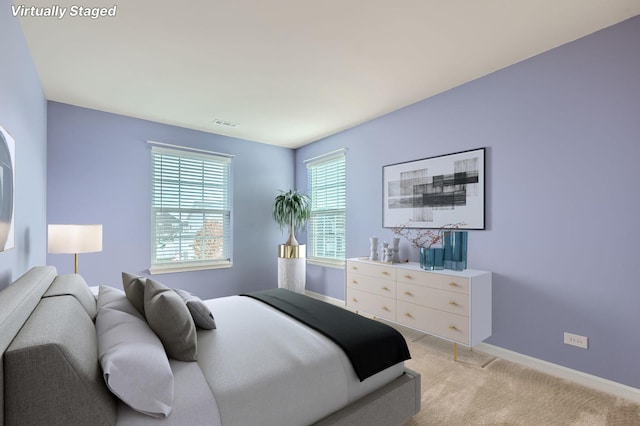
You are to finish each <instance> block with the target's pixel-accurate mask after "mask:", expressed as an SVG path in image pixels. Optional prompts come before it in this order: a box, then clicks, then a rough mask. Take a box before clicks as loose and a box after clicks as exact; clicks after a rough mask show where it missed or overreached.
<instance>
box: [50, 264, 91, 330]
mask: <svg viewBox="0 0 640 426" xmlns="http://www.w3.org/2000/svg"><path fill="white" fill-rule="evenodd" d="M54 296H73V297H75V298H76V300H77V301H78V302H80V304H81V305H82V307H83V308H84V310H85V311H87V314H89V317H91V320H92V321H94V320H95V319H96V313H97V312H98V307H97V305H96V297H95V296H94V295H93V293H92V292H91V289H90V288H89V286H88V285H87V282H86V281H85V280H84V278H82V275H78V274H63V275H58V276H57V277H56V278H55V279H54V280H53V282H52V283H51V286H50V287H49V289H48V290H47V291H46V293H45V294H44V295H43V296H42V297H54Z"/></svg>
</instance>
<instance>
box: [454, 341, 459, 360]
mask: <svg viewBox="0 0 640 426" xmlns="http://www.w3.org/2000/svg"><path fill="white" fill-rule="evenodd" d="M453 360H454V361H456V362H457V361H458V344H457V343H454V344H453Z"/></svg>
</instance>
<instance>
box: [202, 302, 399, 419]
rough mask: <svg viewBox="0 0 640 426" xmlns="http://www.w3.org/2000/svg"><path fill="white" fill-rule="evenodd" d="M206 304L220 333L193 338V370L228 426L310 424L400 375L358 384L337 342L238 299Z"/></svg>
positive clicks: (264, 307)
mask: <svg viewBox="0 0 640 426" xmlns="http://www.w3.org/2000/svg"><path fill="white" fill-rule="evenodd" d="M206 303H207V305H208V306H209V308H210V309H211V312H213V315H214V316H215V318H216V324H217V327H218V328H217V329H216V330H212V331H206V330H201V331H199V332H198V364H199V365H200V367H201V369H202V371H203V373H204V375H205V377H206V379H207V381H208V382H209V384H210V386H211V389H212V390H213V393H214V395H215V398H216V400H217V403H218V407H219V410H220V417H221V419H222V424H224V425H225V426H234V425H241V426H246V425H258V424H259V425H262V426H267V425H274V426H282V425H306V424H310V423H313V422H315V421H317V420H320V419H321V418H323V417H326V416H327V415H328V414H330V413H332V412H334V411H336V410H339V409H340V408H342V407H344V406H346V405H348V404H349V403H351V402H353V401H355V400H357V399H359V398H361V397H362V396H364V395H366V394H368V393H370V392H371V391H373V390H374V389H376V388H378V387H380V386H382V385H384V384H386V383H389V382H391V381H392V380H393V379H395V378H397V377H398V376H400V375H401V374H402V372H403V363H399V364H397V365H395V366H393V367H391V368H389V369H387V370H384V371H383V372H381V373H378V374H376V375H375V376H372V377H370V378H368V379H366V380H364V381H363V382H360V380H359V379H358V377H357V376H356V373H355V371H354V370H353V367H352V366H351V363H350V362H349V360H348V358H347V357H346V355H345V354H344V352H343V351H342V350H341V349H340V348H339V347H338V346H337V345H336V344H334V343H333V342H332V341H330V340H329V339H328V338H326V337H325V336H323V335H321V334H320V333H318V332H316V331H314V330H312V329H310V328H308V327H306V326H304V325H302V324H300V323H299V322H298V321H296V320H294V319H292V318H290V317H289V316H287V315H286V314H283V313H281V312H280V311H278V310H276V309H274V308H271V307H270V306H268V305H266V304H264V303H262V302H260V301H257V300H254V299H251V298H248V297H243V296H230V297H225V298H220V299H211V300H207V301H206Z"/></svg>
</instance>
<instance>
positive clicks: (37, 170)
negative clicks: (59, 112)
mask: <svg viewBox="0 0 640 426" xmlns="http://www.w3.org/2000/svg"><path fill="white" fill-rule="evenodd" d="M0 52H2V57H3V60H2V65H0V125H2V126H3V127H4V128H5V130H7V131H8V132H9V133H10V134H11V136H12V137H13V139H14V140H15V142H16V158H15V161H16V168H15V205H14V208H15V228H14V232H15V248H14V249H11V250H7V251H4V252H0V289H2V288H4V287H6V286H7V285H9V284H10V283H11V282H12V281H13V280H15V279H16V278H18V277H19V276H20V275H22V274H23V273H24V272H26V271H27V270H28V269H30V268H31V267H32V266H36V265H42V264H44V263H45V255H46V225H45V223H46V217H45V200H46V170H47V169H46V154H47V145H46V132H47V130H46V127H47V112H46V111H47V103H46V100H45V98H44V95H43V93H42V87H41V85H40V80H39V78H38V75H37V73H36V70H35V66H34V64H33V61H32V59H31V55H30V53H29V50H28V48H27V43H26V40H25V38H24V35H23V33H22V28H21V27H20V22H19V21H18V19H17V18H14V17H13V15H12V14H11V2H10V1H8V0H1V1H0Z"/></svg>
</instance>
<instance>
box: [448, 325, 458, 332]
mask: <svg viewBox="0 0 640 426" xmlns="http://www.w3.org/2000/svg"><path fill="white" fill-rule="evenodd" d="M449 330H453V331H458V328H457V327H456V326H455V325H450V326H449Z"/></svg>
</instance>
